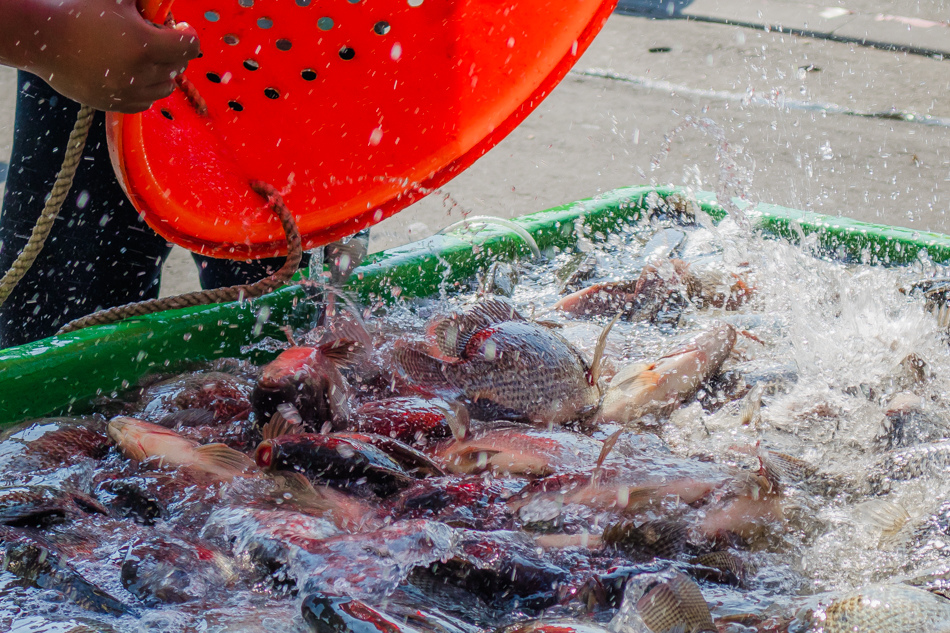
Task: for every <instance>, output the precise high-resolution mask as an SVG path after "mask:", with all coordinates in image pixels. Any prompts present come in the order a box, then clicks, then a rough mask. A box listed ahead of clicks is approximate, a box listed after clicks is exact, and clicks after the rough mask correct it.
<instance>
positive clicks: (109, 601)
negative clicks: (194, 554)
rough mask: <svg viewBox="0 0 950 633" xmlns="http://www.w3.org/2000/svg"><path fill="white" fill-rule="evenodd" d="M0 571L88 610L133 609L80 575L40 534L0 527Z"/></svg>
mask: <svg viewBox="0 0 950 633" xmlns="http://www.w3.org/2000/svg"><path fill="white" fill-rule="evenodd" d="M0 554H2V557H3V559H2V561H0V571H5V572H9V573H10V574H13V575H14V576H16V577H17V578H18V579H19V580H20V581H22V582H25V583H27V584H28V585H31V586H34V587H39V588H41V589H51V590H54V591H58V592H60V593H62V594H63V595H64V596H65V597H66V599H67V600H69V601H70V602H73V603H75V604H77V605H79V606H80V607H82V608H84V609H87V610H89V611H96V612H99V613H107V614H110V615H123V614H126V613H134V612H135V611H134V609H132V608H131V607H130V606H128V605H126V604H125V603H123V602H122V601H120V600H118V599H117V598H115V597H114V596H112V595H111V594H109V593H107V592H106V591H105V590H103V589H101V588H99V587H97V586H96V585H94V584H92V583H91V582H89V581H88V580H86V579H85V578H83V577H82V575H80V574H79V572H77V571H76V570H75V569H74V568H73V567H72V566H71V565H69V563H67V562H66V561H65V560H63V557H62V556H61V555H60V554H59V553H58V552H57V551H56V548H55V547H54V546H53V545H52V544H51V543H49V542H48V541H47V540H46V539H45V538H44V537H43V536H42V535H40V534H38V533H36V532H33V531H27V530H23V529H18V528H11V527H6V526H0Z"/></svg>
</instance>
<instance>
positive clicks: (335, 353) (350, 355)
mask: <svg viewBox="0 0 950 633" xmlns="http://www.w3.org/2000/svg"><path fill="white" fill-rule="evenodd" d="M318 349H319V350H320V353H321V354H323V355H324V356H325V357H326V358H327V359H328V360H329V361H330V362H331V363H333V364H334V365H336V366H337V367H352V366H353V365H355V364H356V363H357V361H359V358H360V356H361V355H362V354H363V351H364V348H363V344H362V343H360V342H359V341H353V340H350V339H336V340H333V341H329V342H327V343H324V344H323V345H321V346H320V347H319V348H318Z"/></svg>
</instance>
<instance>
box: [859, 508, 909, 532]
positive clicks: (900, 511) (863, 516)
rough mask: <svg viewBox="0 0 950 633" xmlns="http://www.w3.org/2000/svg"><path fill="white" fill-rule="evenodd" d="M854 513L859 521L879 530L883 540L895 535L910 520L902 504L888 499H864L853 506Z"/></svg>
mask: <svg viewBox="0 0 950 633" xmlns="http://www.w3.org/2000/svg"><path fill="white" fill-rule="evenodd" d="M855 514H856V515H857V517H858V520H859V521H861V523H864V524H865V525H868V526H870V527H872V528H874V529H877V530H880V531H881V537H882V538H883V539H884V540H888V539H892V538H894V537H895V536H897V534H898V532H900V531H901V530H902V529H903V528H904V526H905V525H907V524H908V523H909V522H910V520H911V516H910V513H909V512H907V509H906V508H905V507H904V506H902V505H901V504H900V503H898V502H896V501H891V500H889V499H871V500H870V501H865V502H864V503H862V504H860V505H858V506H857V507H856V508H855Z"/></svg>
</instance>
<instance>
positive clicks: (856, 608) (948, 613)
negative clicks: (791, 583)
mask: <svg viewBox="0 0 950 633" xmlns="http://www.w3.org/2000/svg"><path fill="white" fill-rule="evenodd" d="M806 619H807V620H809V623H810V624H811V626H812V627H814V628H813V629H812V630H815V631H820V632H821V633H907V632H910V631H913V632H914V633H947V632H948V631H950V600H947V599H946V598H943V597H940V596H937V595H935V594H933V593H930V592H929V591H925V590H923V589H918V588H916V587H911V586H909V585H904V584H899V583H893V584H878V585H871V586H868V587H865V588H863V589H860V590H858V591H855V592H853V593H850V594H848V595H845V596H843V597H841V598H838V599H837V600H834V601H833V602H832V603H831V604H829V605H828V606H827V607H825V608H824V609H815V610H814V611H812V612H811V613H809V614H807V616H806Z"/></svg>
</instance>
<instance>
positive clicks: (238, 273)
mask: <svg viewBox="0 0 950 633" xmlns="http://www.w3.org/2000/svg"><path fill="white" fill-rule="evenodd" d="M191 255H192V257H194V259H195V263H196V264H197V265H198V280H199V281H200V282H201V287H202V288H204V289H206V290H207V289H209V288H224V287H225V286H236V285H238V284H252V283H254V282H255V281H260V280H261V279H263V278H264V277H267V276H268V275H272V274H274V272H276V271H277V269H279V268H280V267H281V266H283V265H284V258H283V257H273V258H269V259H258V260H254V261H250V262H241V261H234V260H231V259H215V258H214V257H208V256H207V255H199V254H197V253H192V254H191ZM309 261H310V255H309V254H308V253H304V254H303V257H302V258H301V260H300V267H301V268H306V267H307V265H308V262H309Z"/></svg>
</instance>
